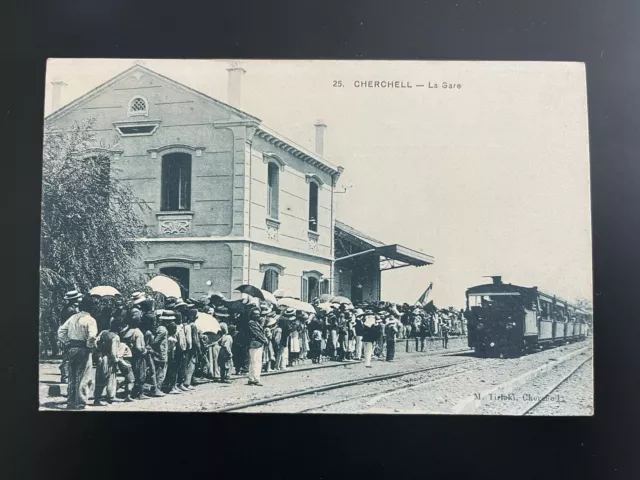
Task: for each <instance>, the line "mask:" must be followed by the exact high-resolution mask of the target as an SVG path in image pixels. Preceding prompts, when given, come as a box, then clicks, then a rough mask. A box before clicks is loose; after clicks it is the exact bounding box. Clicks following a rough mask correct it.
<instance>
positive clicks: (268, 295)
mask: <svg viewBox="0 0 640 480" xmlns="http://www.w3.org/2000/svg"><path fill="white" fill-rule="evenodd" d="M260 291H261V292H262V296H263V297H264V299H265V300H266V301H267V302H271V303H273V304H274V305H278V299H277V298H276V297H275V295H274V294H273V293H271V292H267V291H266V290H260Z"/></svg>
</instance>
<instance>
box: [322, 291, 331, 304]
mask: <svg viewBox="0 0 640 480" xmlns="http://www.w3.org/2000/svg"><path fill="white" fill-rule="evenodd" d="M332 298H333V295H331V294H330V293H323V294H322V295H320V298H319V300H320V303H328V302H330V301H331V299H332Z"/></svg>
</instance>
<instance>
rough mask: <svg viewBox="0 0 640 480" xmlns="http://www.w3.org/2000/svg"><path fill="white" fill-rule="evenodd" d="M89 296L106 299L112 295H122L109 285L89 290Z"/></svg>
mask: <svg viewBox="0 0 640 480" xmlns="http://www.w3.org/2000/svg"><path fill="white" fill-rule="evenodd" d="M89 295H96V296H98V297H106V296H110V295H120V292H119V291H118V290H116V289H115V288H113V287H109V286H107V285H101V286H99V287H93V288H92V289H91V290H89Z"/></svg>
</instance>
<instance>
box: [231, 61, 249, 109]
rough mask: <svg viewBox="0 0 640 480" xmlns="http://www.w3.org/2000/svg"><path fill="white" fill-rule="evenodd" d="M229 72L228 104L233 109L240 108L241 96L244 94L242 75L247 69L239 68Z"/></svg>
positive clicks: (232, 68)
mask: <svg viewBox="0 0 640 480" xmlns="http://www.w3.org/2000/svg"><path fill="white" fill-rule="evenodd" d="M227 72H229V84H228V87H227V102H228V103H229V105H231V106H232V107H236V108H240V94H241V92H242V75H244V74H245V73H246V71H245V69H244V68H242V67H239V66H232V67H231V68H227Z"/></svg>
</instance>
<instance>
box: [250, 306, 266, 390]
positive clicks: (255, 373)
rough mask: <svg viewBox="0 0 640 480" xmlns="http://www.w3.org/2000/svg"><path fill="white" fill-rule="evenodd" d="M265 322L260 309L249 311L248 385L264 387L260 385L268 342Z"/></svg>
mask: <svg viewBox="0 0 640 480" xmlns="http://www.w3.org/2000/svg"><path fill="white" fill-rule="evenodd" d="M263 322H264V321H263V319H262V318H261V317H260V309H259V308H258V307H254V308H252V309H251V310H250V311H249V381H248V382H247V385H255V386H262V384H261V383H260V372H261V370H262V350H263V348H264V346H265V345H266V344H267V342H268V340H267V337H266V336H265V334H264V327H263Z"/></svg>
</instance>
